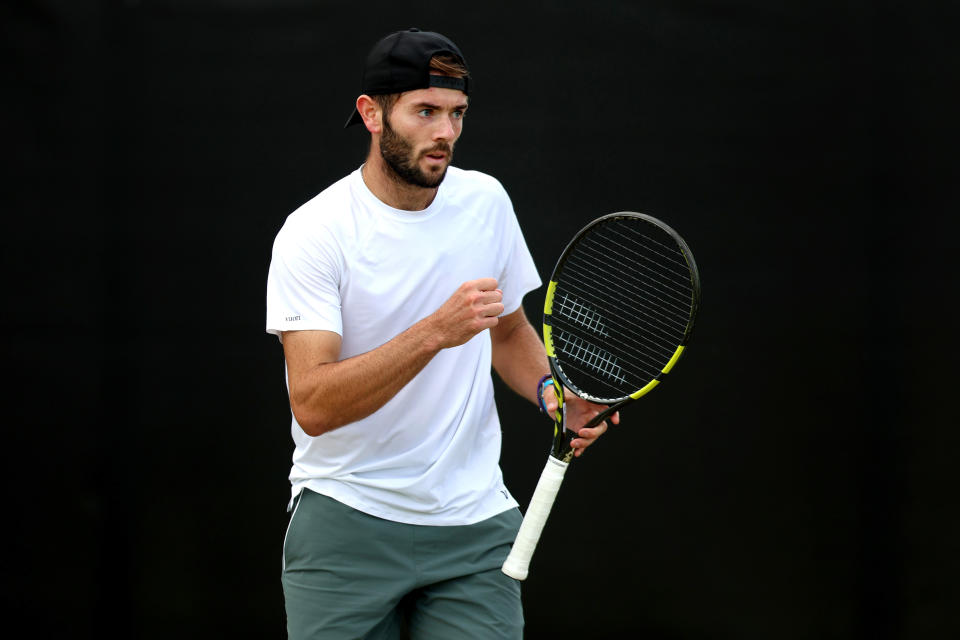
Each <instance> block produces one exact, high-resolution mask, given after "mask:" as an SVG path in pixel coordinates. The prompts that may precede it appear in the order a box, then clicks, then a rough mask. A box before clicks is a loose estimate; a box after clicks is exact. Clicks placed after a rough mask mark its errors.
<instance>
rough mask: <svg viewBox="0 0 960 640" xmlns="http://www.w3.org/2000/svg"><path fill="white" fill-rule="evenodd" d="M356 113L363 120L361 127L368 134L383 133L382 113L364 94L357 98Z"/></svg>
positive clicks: (372, 100) (375, 103)
mask: <svg viewBox="0 0 960 640" xmlns="http://www.w3.org/2000/svg"><path fill="white" fill-rule="evenodd" d="M357 112H358V113H359V114H360V117H361V118H363V126H365V127H366V128H367V131H369V132H370V133H381V132H382V131H383V120H382V118H383V112H382V111H381V109H380V105H379V104H377V101H376V100H374V99H373V98H371V97H370V96H368V95H366V94H364V95H362V96H360V97H359V98H357Z"/></svg>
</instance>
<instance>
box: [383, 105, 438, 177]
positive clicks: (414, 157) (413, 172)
mask: <svg viewBox="0 0 960 640" xmlns="http://www.w3.org/2000/svg"><path fill="white" fill-rule="evenodd" d="M434 151H443V152H444V153H446V154H447V164H446V165H445V166H444V167H443V170H442V171H437V172H431V173H426V172H424V171H423V170H422V169H421V168H420V165H419V162H418V161H419V159H420V157H421V156H424V155H426V154H428V153H432V152H434ZM380 156H381V157H382V158H383V160H384V162H385V163H386V164H387V166H388V167H390V169H391V170H392V171H393V174H394V176H395V177H396V178H397V179H398V180H399V181H401V182H406V183H407V184H411V185H414V186H417V187H422V188H424V189H435V188H437V187H439V186H440V183H441V182H443V179H444V177H446V175H447V167H449V166H450V162H451V161H452V160H453V146H452V145H450V144H448V143H446V142H441V143H438V144H436V145H434V146H433V147H431V148H430V149H427V150H426V151H424V152H423V153H420V154H416V153H415V152H414V150H413V145H412V144H410V142H408V141H407V139H406V138H404V137H403V136H401V135H400V134H399V133H397V132H396V131H394V130H393V127H391V126H390V121H389V120H388V119H387V118H386V117H384V119H383V134H382V135H381V136H380Z"/></svg>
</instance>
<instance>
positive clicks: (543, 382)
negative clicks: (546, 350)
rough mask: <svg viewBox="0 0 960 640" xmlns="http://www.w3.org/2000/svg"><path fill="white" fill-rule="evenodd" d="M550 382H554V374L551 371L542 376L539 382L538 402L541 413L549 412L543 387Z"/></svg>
mask: <svg viewBox="0 0 960 640" xmlns="http://www.w3.org/2000/svg"><path fill="white" fill-rule="evenodd" d="M548 384H553V376H552V375H551V374H549V373H548V374H547V375H545V376H543V377H542V378H540V382H538V383H537V402H538V403H539V404H540V412H541V413H546V412H547V405H545V404H544V403H543V388H544V387H545V386H547V385H548Z"/></svg>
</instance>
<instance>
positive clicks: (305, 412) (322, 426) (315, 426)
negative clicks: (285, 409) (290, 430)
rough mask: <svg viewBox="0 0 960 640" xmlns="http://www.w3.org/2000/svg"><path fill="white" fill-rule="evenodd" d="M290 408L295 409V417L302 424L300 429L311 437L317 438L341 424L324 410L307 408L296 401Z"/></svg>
mask: <svg viewBox="0 0 960 640" xmlns="http://www.w3.org/2000/svg"><path fill="white" fill-rule="evenodd" d="M290 408H291V409H292V410H293V419H294V420H296V421H297V424H298V425H300V429H302V430H303V432H304V433H305V434H307V435H308V436H310V437H313V438H315V437H317V436H320V435H323V434H325V433H326V432H328V431H332V430H334V429H336V428H337V427H339V426H341V425H339V424H336V423H335V422H334V421H333V420H332V419H331V418H329V417H328V416H326V415H324V414H323V412H322V411H317V410H315V409H307V408H306V407H302V406H299V405H297V404H296V403H291V405H290Z"/></svg>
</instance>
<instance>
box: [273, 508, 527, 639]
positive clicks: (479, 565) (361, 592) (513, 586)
mask: <svg viewBox="0 0 960 640" xmlns="http://www.w3.org/2000/svg"><path fill="white" fill-rule="evenodd" d="M521 520H522V517H521V515H520V511H519V510H517V509H511V510H509V511H506V512H504V513H501V514H499V515H497V516H494V517H492V518H489V519H487V520H484V521H483V522H478V523H476V524H472V525H464V526H451V527H430V526H419V525H411V524H403V523H400V522H392V521H390V520H383V519H381V518H377V517H375V516H371V515H368V514H365V513H362V512H360V511H357V510H356V509H352V508H350V507H347V506H346V505H343V504H341V503H339V502H337V501H336V500H333V499H331V498H328V497H326V496H323V495H320V494H318V493H314V492H313V491H309V490H305V491H303V493H301V495H300V496H299V498H298V499H297V502H296V505H295V506H294V509H293V515H292V516H291V517H290V525H289V527H288V529H287V536H286V539H285V541H284V545H283V576H282V580H281V581H282V583H283V594H284V602H285V606H286V611H287V632H288V634H289V637H290V638H291V639H292V640H300V639H302V638H324V639H330V640H339V639H343V640H355V639H357V638H365V639H381V638H383V639H386V638H392V639H396V638H407V637H409V638H412V639H414V640H424V639H428V638H429V639H434V638H435V639H437V640H451V639H453V638H456V639H464V640H467V639H476V640H488V639H489V640H493V639H497V640H499V639H506V638H510V639H519V638H522V637H523V608H522V606H521V604H520V583H519V582H517V581H516V580H514V579H512V578H510V577H508V576H506V575H504V574H503V573H502V572H501V571H500V567H501V565H502V564H503V561H504V560H505V559H506V557H507V554H508V553H509V552H510V546H511V545H512V544H513V540H514V538H515V537H516V534H517V529H519V528H520V522H521Z"/></svg>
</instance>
